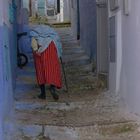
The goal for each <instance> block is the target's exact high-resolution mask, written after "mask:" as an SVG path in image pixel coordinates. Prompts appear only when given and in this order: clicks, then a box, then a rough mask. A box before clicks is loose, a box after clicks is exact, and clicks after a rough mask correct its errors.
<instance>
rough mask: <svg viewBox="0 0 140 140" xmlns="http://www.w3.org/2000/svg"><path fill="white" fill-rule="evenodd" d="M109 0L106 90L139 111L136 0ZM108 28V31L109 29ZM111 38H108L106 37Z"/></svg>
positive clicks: (139, 30)
mask: <svg viewBox="0 0 140 140" xmlns="http://www.w3.org/2000/svg"><path fill="white" fill-rule="evenodd" d="M110 2H111V1H109V21H110V27H111V29H112V32H114V36H115V37H114V40H115V41H114V46H113V45H112V46H110V47H114V48H113V49H112V51H111V52H112V54H113V55H114V59H112V60H114V61H110V78H109V79H110V80H109V81H110V89H111V90H113V91H115V92H116V93H120V96H121V97H122V98H123V99H124V101H125V103H126V106H127V107H128V109H129V110H131V111H133V112H135V113H138V114H140V109H139V100H140V93H139V91H140V86H139V83H140V73H139V68H140V63H139V62H140V57H139V52H140V46H139V44H140V14H139V12H140V9H139V5H140V1H139V0H118V1H117V0H116V5H115V6H116V7H114V8H112V3H110ZM111 29H110V30H111ZM110 41H111V40H110Z"/></svg>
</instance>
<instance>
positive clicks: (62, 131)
mask: <svg viewBox="0 0 140 140" xmlns="http://www.w3.org/2000/svg"><path fill="white" fill-rule="evenodd" d="M138 129H139V126H138V124H137V123H131V122H128V123H119V124H111V125H91V126H83V127H66V126H48V125H45V126H42V125H24V124H22V125H21V124H20V125H19V124H17V136H16V137H15V138H14V140H28V139H30V140H34V139H35V140H139V139H140V134H139V130H138ZM19 138H20V139H19Z"/></svg>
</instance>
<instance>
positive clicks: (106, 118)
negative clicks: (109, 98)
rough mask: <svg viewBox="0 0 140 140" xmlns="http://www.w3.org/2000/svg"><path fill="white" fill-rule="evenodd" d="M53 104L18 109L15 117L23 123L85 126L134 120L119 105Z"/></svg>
mask: <svg viewBox="0 0 140 140" xmlns="http://www.w3.org/2000/svg"><path fill="white" fill-rule="evenodd" d="M59 107H60V109H59V108H57V106H56V108H55V107H54V105H53V106H52V108H50V107H48V108H47V107H46V109H44V108H43V109H42V108H39V109H38V108H37V109H33V110H23V111H19V110H17V111H16V114H15V115H16V116H15V119H16V120H17V122H18V123H21V124H30V125H34V124H36V125H44V126H45V125H51V126H67V127H84V126H94V125H110V124H118V123H128V122H134V120H133V119H132V117H130V116H127V115H129V114H125V113H123V112H120V110H119V109H118V108H117V107H114V106H104V107H96V106H93V104H90V105H89V104H87V105H81V104H79V106H77V105H76V106H70V107H67V106H66V105H64V106H63V105H62V106H59Z"/></svg>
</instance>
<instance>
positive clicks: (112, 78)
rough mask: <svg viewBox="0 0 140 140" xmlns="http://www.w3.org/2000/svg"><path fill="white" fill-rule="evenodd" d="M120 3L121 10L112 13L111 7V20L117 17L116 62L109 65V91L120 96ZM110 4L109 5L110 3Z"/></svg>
mask: <svg viewBox="0 0 140 140" xmlns="http://www.w3.org/2000/svg"><path fill="white" fill-rule="evenodd" d="M121 2H122V1H119V9H117V10H116V11H112V12H111V11H110V6H109V8H108V9H109V18H110V17H112V16H115V20H116V25H115V28H116V48H115V54H116V58H115V59H116V61H115V62H114V63H112V62H110V64H109V90H110V91H112V92H114V93H116V94H118V93H119V89H120V77H121V68H122V10H121V5H122V3H121ZM108 4H109V3H108Z"/></svg>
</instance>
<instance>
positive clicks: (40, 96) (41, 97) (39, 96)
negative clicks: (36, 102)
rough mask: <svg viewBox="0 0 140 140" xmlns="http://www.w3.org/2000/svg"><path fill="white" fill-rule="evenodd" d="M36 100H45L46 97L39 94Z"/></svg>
mask: <svg viewBox="0 0 140 140" xmlns="http://www.w3.org/2000/svg"><path fill="white" fill-rule="evenodd" d="M38 98H39V99H46V95H45V94H42V93H41V94H40V95H38Z"/></svg>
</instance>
